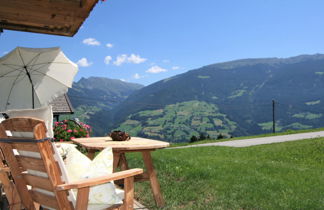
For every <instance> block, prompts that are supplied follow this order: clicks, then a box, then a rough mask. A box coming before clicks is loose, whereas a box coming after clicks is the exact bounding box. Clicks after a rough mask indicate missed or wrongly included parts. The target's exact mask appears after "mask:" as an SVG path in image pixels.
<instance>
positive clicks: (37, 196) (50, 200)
mask: <svg viewBox="0 0 324 210" xmlns="http://www.w3.org/2000/svg"><path fill="white" fill-rule="evenodd" d="M30 192H31V195H32V198H33V199H34V200H35V201H36V202H37V203H39V204H41V205H45V206H48V207H51V208H55V209H60V208H59V206H58V204H57V201H56V198H55V197H54V196H49V195H45V194H43V193H40V192H36V191H34V190H31V191H30Z"/></svg>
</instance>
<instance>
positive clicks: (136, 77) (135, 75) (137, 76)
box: [133, 73, 143, 79]
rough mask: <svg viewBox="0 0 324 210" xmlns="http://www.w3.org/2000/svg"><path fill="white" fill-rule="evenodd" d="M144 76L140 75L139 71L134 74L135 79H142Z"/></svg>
mask: <svg viewBox="0 0 324 210" xmlns="http://www.w3.org/2000/svg"><path fill="white" fill-rule="evenodd" d="M142 77H143V76H141V75H139V74H138V73H136V74H134V75H133V78H134V79H141V78H142Z"/></svg>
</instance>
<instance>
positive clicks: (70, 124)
mask: <svg viewBox="0 0 324 210" xmlns="http://www.w3.org/2000/svg"><path fill="white" fill-rule="evenodd" d="M53 130H54V141H59V142H64V141H71V140H72V139H74V138H82V137H90V134H91V132H92V129H91V127H90V126H89V125H87V124H84V123H82V122H80V123H77V122H76V121H74V120H63V121H60V122H55V123H54V128H53Z"/></svg>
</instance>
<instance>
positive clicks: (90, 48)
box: [0, 0, 324, 85]
mask: <svg viewBox="0 0 324 210" xmlns="http://www.w3.org/2000/svg"><path fill="white" fill-rule="evenodd" d="M323 8H324V1H322V0H317V1H315V0H244V1H243V0H107V1H105V2H99V3H98V4H97V5H96V7H95V8H94V9H93V11H92V13H91V14H90V16H89V18H88V19H87V20H86V21H85V23H84V24H83V26H82V28H81V29H80V30H79V32H78V33H77V34H76V35H75V36H74V37H72V38H71V37H60V36H53V35H43V34H36V33H25V32H16V31H9V30H5V31H4V33H2V34H1V36H0V55H1V56H2V55H4V54H5V53H6V52H9V51H10V50H12V49H13V48H15V47H16V46H23V47H55V46H59V47H61V49H62V50H63V52H64V53H65V54H66V55H67V56H68V57H69V58H70V59H71V60H72V61H74V62H76V63H78V64H79V66H80V68H79V72H78V75H77V76H76V78H75V80H76V81H78V80H79V79H80V78H81V77H90V76H103V77H109V78H115V79H122V80H125V81H127V82H136V83H141V84H144V85H148V84H151V83H153V82H156V81H158V80H161V79H164V78H167V77H170V76H173V75H176V74H179V73H183V72H186V71H188V70H191V69H195V68H199V67H201V66H204V65H208V64H212V63H218V62H224V61H230V60H235V59H242V58H261V57H291V56H296V55H300V54H315V53H324V50H323V49H324V12H323Z"/></svg>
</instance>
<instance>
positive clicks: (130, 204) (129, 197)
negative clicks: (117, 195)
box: [123, 176, 134, 210]
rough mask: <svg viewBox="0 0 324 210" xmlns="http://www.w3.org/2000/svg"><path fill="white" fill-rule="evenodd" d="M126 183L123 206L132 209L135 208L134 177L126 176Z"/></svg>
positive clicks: (128, 209) (127, 209)
mask: <svg viewBox="0 0 324 210" xmlns="http://www.w3.org/2000/svg"><path fill="white" fill-rule="evenodd" d="M124 185H125V188H124V191H125V198H124V205H123V206H124V208H125V209H126V210H132V209H134V177H133V176H132V177H128V178H125V180H124Z"/></svg>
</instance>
